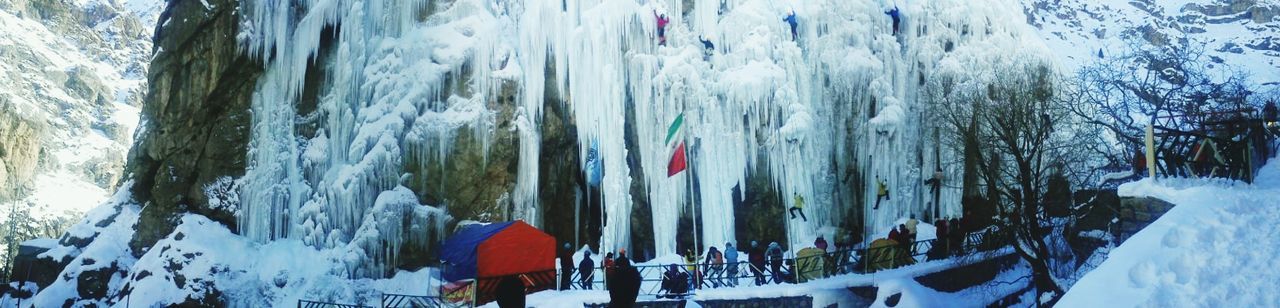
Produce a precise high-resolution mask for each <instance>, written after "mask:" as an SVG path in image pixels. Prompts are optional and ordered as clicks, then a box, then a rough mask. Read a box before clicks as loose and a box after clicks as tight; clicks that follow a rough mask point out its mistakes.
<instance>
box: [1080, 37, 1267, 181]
mask: <svg viewBox="0 0 1280 308" xmlns="http://www.w3.org/2000/svg"><path fill="white" fill-rule="evenodd" d="M1220 62H1221V60H1220V59H1213V58H1211V57H1207V56H1205V54H1204V49H1203V47H1201V46H1198V45H1196V44H1195V43H1194V42H1192V41H1191V40H1189V39H1185V38H1183V39H1179V40H1175V41H1174V42H1172V43H1171V44H1169V45H1165V46H1151V45H1148V44H1146V42H1145V41H1140V40H1136V39H1135V40H1132V41H1130V42H1129V45H1128V48H1127V49H1126V50H1124V51H1122V52H1121V53H1118V54H1114V55H1112V56H1110V57H1107V58H1101V59H1098V60H1097V61H1095V62H1094V63H1093V64H1092V65H1088V66H1086V67H1084V68H1082V69H1081V70H1080V71H1079V73H1078V76H1077V80H1078V84H1077V86H1078V87H1079V88H1078V89H1077V90H1078V91H1077V94H1078V95H1079V96H1078V99H1079V103H1078V104H1071V105H1068V107H1069V108H1070V109H1071V111H1072V113H1074V114H1075V115H1077V116H1079V117H1081V118H1083V119H1084V120H1085V121H1086V122H1087V123H1088V124H1092V125H1098V126H1100V127H1104V128H1105V129H1106V130H1108V131H1110V132H1111V134H1112V135H1113V136H1114V138H1115V139H1116V142H1118V143H1119V146H1120V148H1119V149H1117V148H1116V147H1115V146H1114V145H1113V146H1111V147H1103V148H1094V149H1090V150H1093V151H1097V152H1099V153H1098V154H1102V155H1105V156H1106V157H1108V159H1110V160H1111V162H1112V164H1114V165H1117V166H1127V165H1128V164H1127V161H1128V159H1129V158H1130V156H1131V155H1133V152H1134V151H1136V149H1137V148H1138V146H1139V145H1141V144H1142V140H1141V138H1142V135H1143V129H1144V128H1145V127H1146V125H1147V124H1152V125H1157V126H1164V127H1170V128H1177V129H1184V130H1191V129H1195V126H1196V125H1197V124H1196V123H1200V122H1202V121H1203V120H1205V117H1208V116H1210V115H1211V114H1213V113H1215V112H1218V111H1224V110H1236V109H1240V108H1242V107H1246V106H1247V101H1248V96H1249V95H1251V94H1252V91H1251V89H1250V86H1249V83H1248V81H1247V80H1248V76H1247V75H1246V74H1244V73H1243V72H1240V71H1235V70H1232V69H1231V68H1230V67H1229V66H1227V65H1225V64H1223V63H1220Z"/></svg>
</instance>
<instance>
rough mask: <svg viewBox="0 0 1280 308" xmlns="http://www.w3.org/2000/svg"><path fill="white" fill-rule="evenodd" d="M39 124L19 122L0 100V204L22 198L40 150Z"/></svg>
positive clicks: (26, 120) (11, 110) (19, 119)
mask: <svg viewBox="0 0 1280 308" xmlns="http://www.w3.org/2000/svg"><path fill="white" fill-rule="evenodd" d="M41 125H42V123H41V122H36V121H32V120H29V119H25V118H22V117H21V116H20V115H19V114H18V112H17V110H16V109H15V106H14V105H13V104H12V103H10V102H9V101H8V99H7V98H5V97H2V96H0V187H3V188H6V189H0V203H3V202H8V201H10V200H13V199H14V198H19V197H22V195H21V192H22V191H25V190H27V189H29V188H28V186H29V185H31V177H32V176H33V175H35V171H36V163H37V159H38V158H39V157H38V155H37V154H39V153H40V150H41V146H42V144H41V142H40V140H41V139H42V138H41V135H42V133H43V129H42V126H41Z"/></svg>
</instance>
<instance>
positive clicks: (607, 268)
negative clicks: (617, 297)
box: [601, 252, 613, 289]
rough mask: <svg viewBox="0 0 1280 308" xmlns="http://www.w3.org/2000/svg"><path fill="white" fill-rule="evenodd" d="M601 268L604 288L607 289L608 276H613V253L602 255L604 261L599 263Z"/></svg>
mask: <svg viewBox="0 0 1280 308" xmlns="http://www.w3.org/2000/svg"><path fill="white" fill-rule="evenodd" d="M601 267H603V268H604V288H605V289H608V288H609V276H613V253H612V252H609V253H605V254H604V261H603V262H601Z"/></svg>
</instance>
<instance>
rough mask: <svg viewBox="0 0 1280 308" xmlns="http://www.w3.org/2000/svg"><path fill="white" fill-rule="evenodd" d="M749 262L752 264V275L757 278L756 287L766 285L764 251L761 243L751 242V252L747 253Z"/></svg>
mask: <svg viewBox="0 0 1280 308" xmlns="http://www.w3.org/2000/svg"><path fill="white" fill-rule="evenodd" d="M747 261H749V262H750V263H751V275H753V276H755V277H756V285H757V286H760V285H764V284H765V282H766V281H765V280H764V249H761V248H760V243H758V242H756V241H751V251H748V252H747Z"/></svg>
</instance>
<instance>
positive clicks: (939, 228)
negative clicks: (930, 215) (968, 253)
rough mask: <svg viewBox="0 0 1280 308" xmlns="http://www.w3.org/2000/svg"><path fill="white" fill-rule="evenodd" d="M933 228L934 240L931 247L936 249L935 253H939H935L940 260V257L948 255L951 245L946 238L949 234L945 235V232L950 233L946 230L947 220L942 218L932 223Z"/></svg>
mask: <svg viewBox="0 0 1280 308" xmlns="http://www.w3.org/2000/svg"><path fill="white" fill-rule="evenodd" d="M933 227H934V231H933V234H934V238H935V240H933V246H935V247H937V248H938V249H937V251H939V252H938V253H937V255H938V256H939V257H938V258H941V257H942V256H947V255H950V254H951V252H950V250H951V244H950V243H949V242H947V236H949V235H950V234H949V233H947V231H950V230H947V219H946V218H942V219H938V220H936V221H934V222H933Z"/></svg>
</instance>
